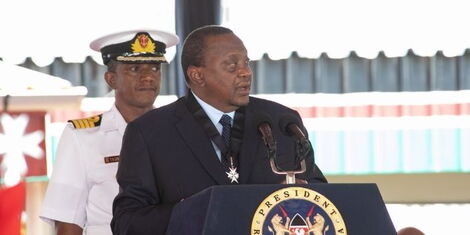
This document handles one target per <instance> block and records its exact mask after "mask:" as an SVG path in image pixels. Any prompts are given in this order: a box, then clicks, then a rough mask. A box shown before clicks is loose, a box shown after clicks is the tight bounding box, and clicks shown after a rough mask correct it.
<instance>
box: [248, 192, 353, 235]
mask: <svg viewBox="0 0 470 235" xmlns="http://www.w3.org/2000/svg"><path fill="white" fill-rule="evenodd" d="M251 234H252V235H255V234H265V235H285V234H289V235H291V234H292V235H311V234H313V235H343V234H344V235H346V234H347V231H346V225H345V223H344V220H343V217H342V216H341V213H340V212H339V210H338V209H337V208H336V206H335V205H333V203H332V202H331V201H330V200H328V198H326V197H325V196H323V195H322V194H320V193H318V192H315V191H313V190H311V189H308V188H302V187H288V188H283V189H280V190H278V191H275V192H274V193H272V194H271V195H269V196H268V197H267V198H265V199H264V200H263V201H262V202H261V204H260V205H259V206H258V209H256V211H255V214H254V216H253V221H252V222H251Z"/></svg>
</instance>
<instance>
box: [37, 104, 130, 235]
mask: <svg viewBox="0 0 470 235" xmlns="http://www.w3.org/2000/svg"><path fill="white" fill-rule="evenodd" d="M126 125H127V123H126V122H125V120H124V118H123V117H122V115H121V114H120V113H119V111H118V110H117V108H116V106H115V105H113V108H112V109H111V110H110V111H108V112H105V113H103V115H102V118H101V124H100V125H99V126H97V127H91V128H74V126H73V125H72V124H71V123H68V124H67V126H66V127H65V129H64V131H63V133H62V137H61V138H60V141H59V145H58V148H57V154H56V156H57V157H56V163H55V165H54V168H53V172H52V177H51V179H50V181H49V186H48V188H47V192H46V196H45V199H44V202H43V205H42V210H41V214H40V217H41V218H42V219H43V220H45V221H47V222H50V223H53V221H55V220H56V221H62V222H67V223H73V224H77V225H78V226H80V227H82V228H83V229H84V233H85V234H88V235H97V234H99V235H101V234H112V232H111V228H110V223H111V219H112V203H113V200H114V197H115V196H116V194H117V193H118V191H119V186H118V184H117V182H116V171H117V167H118V162H111V163H105V160H104V159H105V158H106V157H113V156H119V152H120V150H121V144H122V137H123V135H124V131H125V128H126ZM107 159H110V158H107Z"/></svg>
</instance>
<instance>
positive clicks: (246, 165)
mask: <svg viewBox="0 0 470 235" xmlns="http://www.w3.org/2000/svg"><path fill="white" fill-rule="evenodd" d="M260 144H261V137H260V136H258V130H257V129H256V128H255V127H254V126H253V111H252V110H251V108H250V105H248V106H247V109H246V112H245V127H244V131H243V142H242V147H241V151H240V156H239V165H240V167H239V173H240V184H245V183H247V181H248V179H249V176H250V174H251V171H252V169H253V166H254V164H255V163H256V162H255V160H256V158H257V156H256V155H257V150H258V148H259V146H260Z"/></svg>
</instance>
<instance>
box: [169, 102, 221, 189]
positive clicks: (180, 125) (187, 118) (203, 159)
mask: <svg viewBox="0 0 470 235" xmlns="http://www.w3.org/2000/svg"><path fill="white" fill-rule="evenodd" d="M176 116H177V117H178V118H179V121H178V122H177V123H176V129H177V130H178V132H179V133H180V135H181V136H182V138H183V139H184V141H185V143H186V144H187V145H188V147H189V148H190V149H191V151H192V153H193V156H194V157H195V158H196V159H197V160H199V162H200V163H201V165H202V167H203V168H204V170H205V171H206V172H207V174H209V175H210V176H211V177H212V178H213V179H214V180H215V181H216V182H217V183H218V184H230V182H229V180H228V178H227V175H226V173H225V171H224V168H223V166H222V164H221V163H220V161H219V159H218V158H217V154H216V153H215V151H214V148H213V146H212V143H211V142H210V141H209V140H208V138H207V136H206V134H205V133H204V131H203V129H202V127H201V126H200V125H199V123H197V121H196V120H195V119H194V117H193V115H192V114H191V113H190V112H189V111H188V109H187V108H186V105H185V104H184V100H183V99H181V100H180V102H178V105H177V112H176ZM201 140H203V141H201Z"/></svg>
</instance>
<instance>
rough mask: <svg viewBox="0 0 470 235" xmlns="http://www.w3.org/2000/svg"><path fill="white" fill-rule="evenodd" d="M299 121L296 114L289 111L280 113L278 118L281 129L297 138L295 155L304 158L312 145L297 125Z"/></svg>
mask: <svg viewBox="0 0 470 235" xmlns="http://www.w3.org/2000/svg"><path fill="white" fill-rule="evenodd" d="M299 123H300V121H299V120H298V118H297V117H296V116H294V115H293V114H290V113H285V114H283V115H281V117H280V119H279V127H280V128H281V131H282V132H283V133H284V134H285V135H288V136H295V138H296V139H297V144H298V148H297V156H298V157H299V158H300V160H302V159H304V158H305V157H306V156H307V154H308V152H309V151H310V150H311V149H312V145H311V144H310V141H309V140H308V138H307V136H306V135H305V134H304V133H303V131H302V129H300V127H299Z"/></svg>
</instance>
